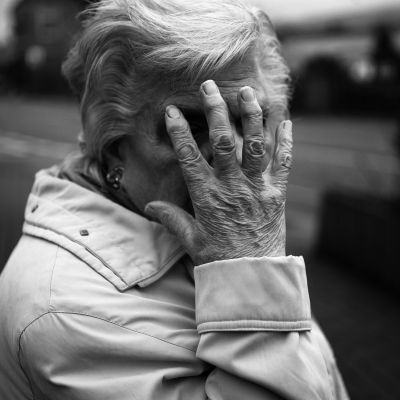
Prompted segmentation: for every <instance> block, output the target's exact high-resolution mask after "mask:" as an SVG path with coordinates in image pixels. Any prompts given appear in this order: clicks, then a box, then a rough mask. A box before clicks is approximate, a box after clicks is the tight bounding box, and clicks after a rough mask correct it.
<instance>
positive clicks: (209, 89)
mask: <svg viewBox="0 0 400 400" xmlns="http://www.w3.org/2000/svg"><path fill="white" fill-rule="evenodd" d="M201 87H202V88H203V91H204V93H205V94H207V95H208V96H211V95H213V94H218V87H217V85H216V84H215V82H214V81H211V80H210V81H205V82H203V84H202V85H201Z"/></svg>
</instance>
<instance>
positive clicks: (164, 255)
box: [23, 167, 185, 291]
mask: <svg viewBox="0 0 400 400" xmlns="http://www.w3.org/2000/svg"><path fill="white" fill-rule="evenodd" d="M57 171H58V169H57V167H53V168H51V169H49V170H43V171H40V172H38V173H37V174H36V179H35V183H34V185H33V189H32V192H31V194H30V195H29V198H28V203H27V207H26V210H25V224H24V227H23V232H24V233H25V234H28V235H32V236H36V237H41V238H43V239H45V240H49V241H51V242H54V243H56V244H58V245H60V246H62V247H64V248H66V249H67V250H69V251H70V252H72V253H73V254H74V255H76V256H77V257H79V258H81V259H82V260H83V261H84V262H86V263H87V264H88V265H89V266H90V267H91V268H93V269H94V270H95V271H97V272H98V273H99V274H101V275H102V276H103V277H104V278H106V279H107V280H108V281H109V282H111V283H112V284H113V285H114V286H116V287H117V288H118V289H119V290H121V291H122V290H126V289H128V288H130V287H133V286H135V285H139V286H147V285H149V284H150V283H152V282H154V281H156V280H157V279H158V278H160V277H161V276H162V275H164V274H165V273H166V272H167V271H168V270H169V269H170V268H171V267H172V266H173V265H174V264H175V263H176V262H177V261H178V259H180V258H181V257H182V256H183V255H184V254H185V252H184V250H183V248H182V247H181V246H180V244H179V242H178V241H177V239H176V237H175V236H173V235H171V234H170V233H169V232H168V231H167V230H166V229H165V228H164V227H163V226H162V225H160V224H158V223H156V222H152V221H149V220H147V219H146V218H143V217H141V216H140V215H137V214H134V213H133V212H131V211H129V210H127V209H126V208H124V207H121V206H119V205H118V204H116V203H114V202H112V201H111V200H109V199H107V198H105V197H103V196H101V195H100V194H97V193H95V192H92V191H90V190H88V189H85V188H83V187H81V186H79V185H77V184H74V183H72V182H70V181H68V180H64V179H59V178H58V177H57Z"/></svg>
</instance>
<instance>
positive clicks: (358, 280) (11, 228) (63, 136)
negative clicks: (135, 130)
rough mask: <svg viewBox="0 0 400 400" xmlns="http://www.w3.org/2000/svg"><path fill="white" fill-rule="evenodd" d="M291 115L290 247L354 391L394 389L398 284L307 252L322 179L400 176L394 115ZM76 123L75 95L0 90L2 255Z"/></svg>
mask: <svg viewBox="0 0 400 400" xmlns="http://www.w3.org/2000/svg"><path fill="white" fill-rule="evenodd" d="M293 122H294V129H295V167H294V169H293V171H292V174H291V178H290V182H291V183H290V185H289V189H288V202H287V227H288V253H291V254H296V255H297V254H303V255H304V256H305V258H306V263H307V266H308V276H309V286H310V294H311V304H312V306H313V312H314V314H315V315H316V317H317V319H318V321H319V322H320V324H321V325H322V327H323V328H324V330H325V332H326V335H327V336H328V338H329V339H330V341H331V343H332V346H333V348H334V350H335V353H336V355H337V358H338V362H339V365H340V367H341V370H342V373H343V375H344V379H345V382H346V384H347V386H348V388H349V391H350V393H351V398H352V399H355V400H357V399H360V400H361V399H362V400H368V399H371V400H372V399H383V400H397V399H400V382H399V380H398V377H399V376H400V349H399V344H398V337H399V336H400V313H399V299H398V294H395V293H393V292H388V293H387V292H386V289H385V288H383V287H380V286H377V285H376V284H375V283H374V282H370V281H367V280H366V279H365V277H363V276H360V275H357V274H356V273H354V272H352V271H348V270H346V269H345V268H344V267H342V266H340V265H337V264H335V263H332V262H329V261H326V260H322V259H320V258H317V257H316V256H314V255H313V245H314V242H315V238H316V236H317V234H318V213H319V206H320V203H319V202H320V196H321V194H322V193H323V191H324V190H325V189H326V188H329V187H342V188H348V189H349V190H354V189H362V190H367V191H374V192H377V193H381V194H382V195H386V194H391V193H392V192H393V191H394V189H395V188H396V183H397V184H398V182H400V180H399V170H398V165H397V160H396V157H395V152H394V150H393V140H394V135H395V130H396V128H395V125H394V122H393V121H390V120H384V119H382V120H379V119H372V118H371V119H366V118H348V117H346V118H345V117H342V118H333V117H326V118H311V117H307V118H305V117H304V118H303V117H297V116H294V117H293ZM79 130H80V123H79V115H78V111H77V107H76V105H75V104H73V103H70V102H68V101H61V100H56V101H52V100H44V99H42V100H37V99H23V98H3V99H1V98H0V167H1V169H0V185H1V188H2V198H1V199H0V204H1V212H0V235H1V236H0V262H1V263H3V262H4V254H5V253H8V252H9V251H10V250H11V246H12V245H13V244H14V240H15V237H18V236H19V232H20V228H21V224H22V210H23V205H24V203H25V200H26V196H27V194H28V192H29V189H30V186H31V184H32V180H33V175H34V172H35V171H37V170H38V169H40V168H43V167H47V166H49V165H51V164H53V163H56V162H58V161H59V160H61V159H62V158H63V157H64V155H66V154H67V153H68V152H69V151H71V150H72V149H74V148H76V145H75V139H76V136H77V134H78V132H79ZM366 250H367V249H366ZM368 250H369V249H368ZM2 257H3V258H2ZM0 269H1V268H0Z"/></svg>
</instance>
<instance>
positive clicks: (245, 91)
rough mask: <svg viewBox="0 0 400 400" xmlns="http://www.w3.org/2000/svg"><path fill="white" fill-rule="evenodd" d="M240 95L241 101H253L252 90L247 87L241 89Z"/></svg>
mask: <svg viewBox="0 0 400 400" xmlns="http://www.w3.org/2000/svg"><path fill="white" fill-rule="evenodd" d="M240 95H241V96H242V99H243V101H253V100H254V99H255V96H254V90H253V89H252V88H251V87H249V86H246V87H244V88H242V90H241V91H240Z"/></svg>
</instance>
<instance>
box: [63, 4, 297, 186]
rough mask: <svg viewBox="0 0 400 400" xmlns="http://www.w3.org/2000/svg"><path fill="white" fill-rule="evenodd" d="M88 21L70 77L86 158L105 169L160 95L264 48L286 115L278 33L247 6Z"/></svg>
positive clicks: (127, 8) (130, 7)
mask: <svg viewBox="0 0 400 400" xmlns="http://www.w3.org/2000/svg"><path fill="white" fill-rule="evenodd" d="M83 16H84V18H85V22H84V29H83V32H82V34H81V37H80V38H79V39H78V41H77V43H76V44H75V46H74V47H73V48H72V49H71V50H70V53H69V55H68V57H67V59H66V61H65V62H64V64H63V73H64V75H65V76H66V78H67V79H68V81H69V83H70V86H71V88H72V90H73V91H74V92H75V93H76V95H77V96H78V97H79V99H80V103H81V118H82V124H83V141H82V143H83V146H82V148H83V154H84V157H86V158H87V159H88V160H91V162H92V163H93V162H94V163H95V164H96V165H97V166H98V167H100V166H102V165H103V162H104V160H103V158H104V150H105V149H106V148H107V147H108V146H109V145H111V144H112V143H113V142H115V141H116V140H118V139H120V138H122V137H124V136H126V135H128V134H129V133H132V132H135V126H137V124H138V120H139V118H140V115H141V114H143V111H144V109H145V108H146V107H150V105H151V100H152V99H154V96H155V95H156V94H157V92H159V91H160V88H161V87H163V88H164V89H165V87H166V86H168V87H169V88H172V87H174V83H177V82H182V81H184V82H187V83H188V84H194V83H195V82H199V81H201V80H205V79H209V78H210V77H212V76H213V75H215V74H216V73H217V72H220V71H223V70H224V69H225V68H229V66H230V65H232V64H234V63H237V62H240V61H241V60H242V59H243V58H244V57H245V56H246V55H247V54H248V53H249V51H250V50H251V49H253V48H254V47H255V46H256V45H259V44H260V43H261V45H262V48H263V51H262V59H260V60H259V63H260V67H261V68H262V70H263V71H264V73H265V79H266V82H267V83H269V88H270V93H269V96H270V102H271V107H279V108H280V109H282V110H283V111H285V110H286V108H287V101H288V82H289V73H288V69H287V67H286V64H285V62H284V60H283V58H282V56H281V54H280V48H279V42H278V40H277V38H276V36H275V33H274V30H273V28H272V25H271V23H270V21H269V19H268V17H267V16H266V15H265V14H264V13H263V12H261V11H259V10H255V9H252V8H250V7H248V6H246V5H244V4H242V3H241V2H240V1H237V0H201V1H198V2H196V1H191V0H103V1H100V2H98V3H96V4H94V5H92V6H91V7H89V9H88V10H87V11H86V12H85V13H84V14H83ZM92 171H93V168H92ZM100 175H101V174H100ZM99 179H100V177H99Z"/></svg>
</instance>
